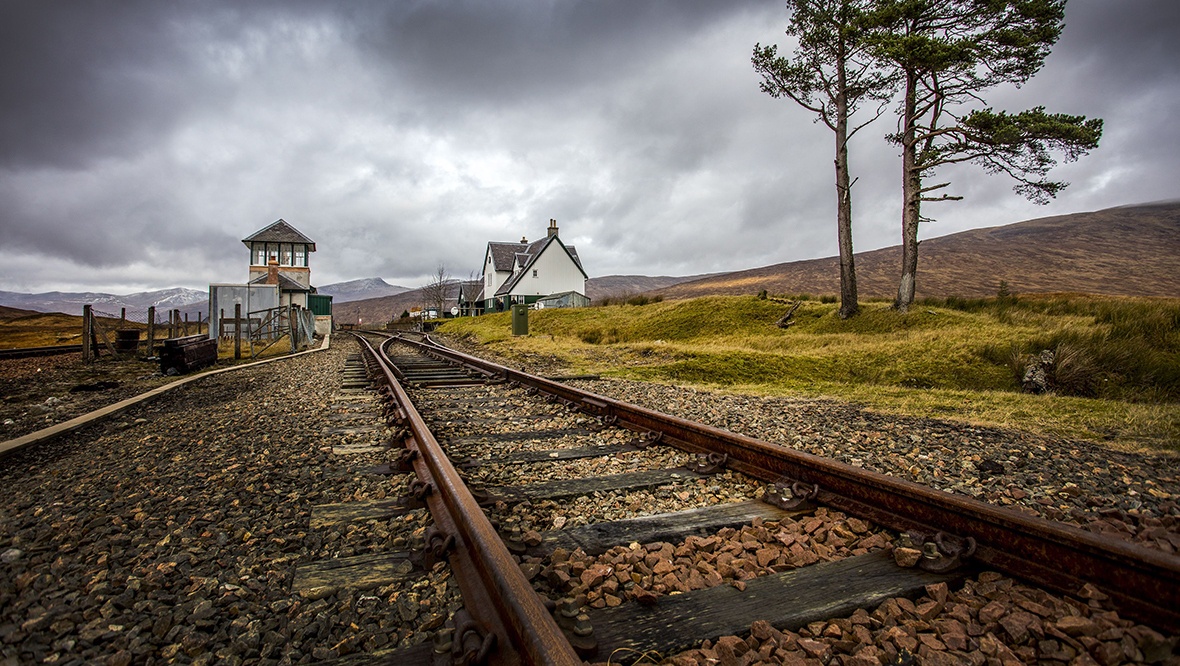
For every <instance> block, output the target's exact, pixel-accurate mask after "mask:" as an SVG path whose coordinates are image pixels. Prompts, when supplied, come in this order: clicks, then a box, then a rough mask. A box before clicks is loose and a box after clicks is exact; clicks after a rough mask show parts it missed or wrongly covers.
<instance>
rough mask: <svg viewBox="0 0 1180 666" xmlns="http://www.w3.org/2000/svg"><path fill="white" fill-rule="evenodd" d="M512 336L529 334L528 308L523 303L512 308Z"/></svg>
mask: <svg viewBox="0 0 1180 666" xmlns="http://www.w3.org/2000/svg"><path fill="white" fill-rule="evenodd" d="M512 334H513V335H528V334H529V306H527V305H525V304H524V303H517V304H516V305H513V306H512Z"/></svg>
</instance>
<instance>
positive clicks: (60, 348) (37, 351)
mask: <svg viewBox="0 0 1180 666" xmlns="http://www.w3.org/2000/svg"><path fill="white" fill-rule="evenodd" d="M81 351H82V345H51V346H48V347H16V348H13V349H0V360H3V359H7V358H33V357H35V356H56V355H58V354H76V353H78V352H81Z"/></svg>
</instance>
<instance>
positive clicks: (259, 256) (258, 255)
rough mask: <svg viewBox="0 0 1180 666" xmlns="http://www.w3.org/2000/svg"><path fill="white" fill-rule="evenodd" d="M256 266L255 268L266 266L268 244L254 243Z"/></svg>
mask: <svg viewBox="0 0 1180 666" xmlns="http://www.w3.org/2000/svg"><path fill="white" fill-rule="evenodd" d="M254 265H255V266H265V265H266V244H265V243H254Z"/></svg>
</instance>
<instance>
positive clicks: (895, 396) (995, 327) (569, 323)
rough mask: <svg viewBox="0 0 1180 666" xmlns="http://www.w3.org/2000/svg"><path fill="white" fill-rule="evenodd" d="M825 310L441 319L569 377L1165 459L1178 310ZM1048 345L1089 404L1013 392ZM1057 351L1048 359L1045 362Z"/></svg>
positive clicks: (1179, 438) (1172, 416)
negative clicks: (1029, 436) (774, 397)
mask: <svg viewBox="0 0 1180 666" xmlns="http://www.w3.org/2000/svg"><path fill="white" fill-rule="evenodd" d="M835 309H836V305H835V304H832V303H821V302H815V301H808V302H804V303H803V304H802V306H801V307H800V308H799V309H798V310H797V311H796V312H795V322H796V323H795V324H794V325H793V326H792V327H791V328H788V329H785V330H784V329H779V328H777V327H775V326H774V322H775V321H776V320H777V319H778V318H779V317H780V316H781V315H782V313H783V312H784V311H785V307H784V306H783V305H781V304H776V303H774V302H772V301H768V300H760V299H757V298H754V297H711V298H702V299H692V300H683V301H673V302H664V303H652V304H648V305H644V306H625V305H623V306H609V307H601V308H585V309H581V310H560V311H558V310H545V311H541V312H532V313H530V330H531V332H532V335H530V336H528V337H522V338H513V337H512V336H511V335H510V325H509V319H508V316H507V315H504V314H500V315H489V316H485V317H479V318H466V319H459V320H452V321H450V322H448V323H447V324H445V326H444V327H443V329H442V332H444V333H447V334H449V335H454V336H466V337H468V338H470V339H471V340H473V341H475V342H479V343H481V344H484V345H487V346H488V347H489V348H490V349H492V350H493V351H495V352H497V353H499V354H500V355H502V356H505V357H509V358H517V359H520V360H521V361H524V362H535V361H538V360H540V361H543V362H548V363H549V364H551V365H556V366H561V367H562V368H563V370H564V371H566V372H572V373H578V374H581V373H594V374H601V375H606V376H616V377H621V378H627V379H638V380H644V381H654V382H668V383H675V384H682V385H683V384H688V385H700V386H710V387H720V388H724V389H727V390H740V391H742V392H747V393H764V394H796V395H798V394H802V395H808V396H827V397H836V398H841V399H845V400H851V401H855V402H858V403H861V404H864V405H866V406H868V407H871V408H873V409H877V410H881V411H887V412H892V413H900V414H911V415H915V416H925V417H939V418H954V419H959V420H964V421H969V422H972V423H978V424H988V425H995V426H1002V427H1009V428H1016V429H1021V430H1026V431H1033V432H1038V433H1043V434H1046V435H1057V436H1063V437H1070V438H1079V439H1088V440H1095V441H1105V442H1108V443H1111V445H1113V446H1116V447H1118V448H1124V449H1155V450H1160V449H1168V450H1180V444H1178V442H1180V381H1178V380H1177V377H1180V333H1177V332H1176V329H1177V328H1178V327H1177V326H1175V325H1174V324H1175V322H1176V321H1177V320H1178V319H1180V302H1177V301H1175V300H1160V299H1156V300H1152V299H1109V298H1105V299H1104V298H1088V297H1077V296H1072V297H1045V298H1038V299H1025V298H1021V299H1018V300H1011V299H1009V300H1007V301H1004V302H999V301H997V299H990V300H979V301H972V302H956V303H950V304H949V307H948V304H947V303H943V304H942V305H934V304H932V303H930V304H923V305H922V306H921V307H919V308H914V309H913V310H912V311H911V312H910V313H909V314H906V315H901V314H898V313H896V312H894V311H893V310H891V309H890V308H889V307H888V306H887V305H886V304H881V303H868V304H864V313H863V314H862V315H861V316H858V317H856V318H854V319H852V320H848V321H842V320H840V319H839V318H838V317H836V316H835ZM1041 349H1056V350H1058V351H1059V358H1060V359H1061V360H1060V362H1059V364H1058V367H1057V368H1056V372H1055V378H1056V379H1057V380H1058V381H1060V382H1061V384H1062V385H1063V386H1066V385H1070V386H1075V387H1081V388H1087V390H1089V391H1091V392H1092V394H1094V395H1097V396H1098V397H1097V398H1095V397H1084V395H1085V393H1084V392H1083V396H1067V395H1046V396H1034V395H1027V394H1023V393H1021V392H1020V386H1019V377H1018V376H1017V375H1016V374H1015V373H1014V372H1013V369H1012V367H1011V365H1010V364H1011V360H1012V358H1013V356H1014V354H1015V355H1022V354H1023V355H1027V354H1030V353H1036V352H1039V351H1040V350H1041ZM1061 352H1064V353H1061Z"/></svg>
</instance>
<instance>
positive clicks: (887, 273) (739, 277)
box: [655, 202, 1180, 299]
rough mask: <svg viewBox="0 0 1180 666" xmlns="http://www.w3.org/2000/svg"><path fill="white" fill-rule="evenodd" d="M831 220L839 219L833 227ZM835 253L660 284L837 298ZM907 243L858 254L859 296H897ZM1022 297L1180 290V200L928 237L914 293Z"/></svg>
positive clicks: (695, 290)
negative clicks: (1004, 291) (1003, 289)
mask: <svg viewBox="0 0 1180 666" xmlns="http://www.w3.org/2000/svg"><path fill="white" fill-rule="evenodd" d="M833 224H834V223H833ZM837 262H838V259H837V258H836V257H829V258H826V259H814V260H810V261H796V262H791V263H784V264H775V265H773V266H766V267H763V268H754V269H750V270H744V271H737V272H733V273H725V274H722V275H717V276H711V277H705V278H702V279H699V280H693V281H691V282H684V283H681V284H678V285H674V286H671V287H666V288H662V289H659V290H657V291H656V292H655V293H657V294H660V295H663V296H664V297H665V298H690V297H694V296H707V295H720V294H726V295H735V294H757V293H758V292H759V291H760V290H762V289H765V290H767V291H769V292H770V293H771V294H814V295H820V294H839V293H840V282H839V279H840V271H839V264H838V263H837ZM900 267H901V248H900V247H890V248H885V249H881V250H874V251H872V252H864V253H858V254H857V255H856V273H857V287H858V290H859V293H860V297H861V299H871V298H887V299H892V298H893V297H894V296H895V295H896V294H897V280H898V277H899V275H900ZM1001 281H1004V282H1006V283H1007V285H1008V289H1009V290H1011V291H1012V292H1013V293H1017V294H1047V293H1062V292H1069V293H1083V294H1103V295H1110V296H1164V297H1177V296H1180V202H1170V203H1163V204H1146V205H1138V206H1124V207H1120V208H1110V209H1107V210H1100V211H1096V212H1091V213H1076V214H1072V215H1061V216H1057V217H1046V218H1041V219H1036V220H1029V221H1026V222H1019V223H1016V224H1010V225H1007V226H1002V227H992V228H988V229H975V230H971V231H964V232H961V233H957V234H951V235H949V236H942V237H939V238H931V239H928V240H924V241H922V243H921V245H920V247H919V251H918V277H917V295H918V297H919V298H923V297H947V296H960V297H966V298H979V297H985V296H995V295H996V293H997V292H998V290H999V287H1000V282H1001Z"/></svg>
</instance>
